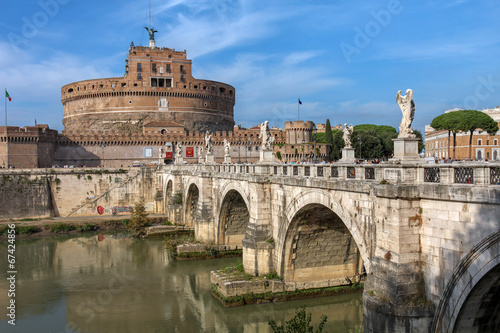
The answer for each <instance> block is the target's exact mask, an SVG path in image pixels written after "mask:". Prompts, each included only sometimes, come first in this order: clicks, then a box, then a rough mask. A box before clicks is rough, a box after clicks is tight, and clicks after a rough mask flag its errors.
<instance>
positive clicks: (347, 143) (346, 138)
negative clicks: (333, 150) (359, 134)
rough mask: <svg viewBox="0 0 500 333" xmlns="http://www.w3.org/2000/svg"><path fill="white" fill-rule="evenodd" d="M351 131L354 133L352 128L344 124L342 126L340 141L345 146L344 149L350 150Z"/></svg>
mask: <svg viewBox="0 0 500 333" xmlns="http://www.w3.org/2000/svg"><path fill="white" fill-rule="evenodd" d="M352 131H354V126H352V124H351V126H349V125H347V123H346V124H344V129H343V130H342V132H343V135H342V139H343V140H344V143H345V146H344V148H352V144H351V135H352Z"/></svg>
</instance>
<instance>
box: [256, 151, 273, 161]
mask: <svg viewBox="0 0 500 333" xmlns="http://www.w3.org/2000/svg"><path fill="white" fill-rule="evenodd" d="M258 163H261V164H268V163H275V161H274V156H273V151H272V150H271V149H264V150H261V151H260V159H259V162H258Z"/></svg>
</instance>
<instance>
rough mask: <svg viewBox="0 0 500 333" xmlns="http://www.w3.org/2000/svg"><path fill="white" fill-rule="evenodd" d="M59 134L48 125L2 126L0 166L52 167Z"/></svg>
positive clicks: (0, 131)
mask: <svg viewBox="0 0 500 333" xmlns="http://www.w3.org/2000/svg"><path fill="white" fill-rule="evenodd" d="M57 136H58V132H57V131H55V130H51V129H49V126H47V125H35V126H25V127H23V128H20V127H17V126H1V127H0V168H4V169H6V168H9V167H15V168H36V167H40V168H46V167H51V166H52V164H53V163H54V147H55V142H56V140H57Z"/></svg>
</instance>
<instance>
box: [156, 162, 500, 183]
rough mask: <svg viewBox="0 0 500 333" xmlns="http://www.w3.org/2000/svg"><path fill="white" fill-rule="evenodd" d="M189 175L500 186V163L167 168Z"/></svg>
mask: <svg viewBox="0 0 500 333" xmlns="http://www.w3.org/2000/svg"><path fill="white" fill-rule="evenodd" d="M165 168H167V169H171V170H172V171H174V170H176V171H181V172H186V173H189V174H200V173H204V172H206V173H210V174H211V175H212V176H215V177H217V175H218V174H220V175H221V176H223V177H224V178H231V177H241V176H242V175H253V176H266V177H269V176H270V177H280V178H283V177H288V178H293V177H295V178H311V179H321V180H323V181H327V182H334V181H341V180H342V181H356V180H362V181H368V182H373V183H382V184H384V183H389V184H414V185H420V184H439V185H454V184H460V185H469V184H470V185H500V163H480V162H469V163H451V164H424V165H420V164H412V165H398V164H389V163H387V164H343V163H342V164H341V163H333V164H275V165H273V164H271V165H269V164H267V165H265V164H230V165H222V164H214V165H200V164H195V165H193V164H190V165H182V166H175V165H171V166H165Z"/></svg>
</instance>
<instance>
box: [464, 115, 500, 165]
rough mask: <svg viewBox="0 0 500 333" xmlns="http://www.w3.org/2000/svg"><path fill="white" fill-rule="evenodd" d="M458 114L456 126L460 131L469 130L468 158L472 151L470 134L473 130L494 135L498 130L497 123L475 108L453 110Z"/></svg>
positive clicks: (472, 133)
mask: <svg viewBox="0 0 500 333" xmlns="http://www.w3.org/2000/svg"><path fill="white" fill-rule="evenodd" d="M454 112H456V113H459V114H460V118H461V121H460V123H459V124H458V128H459V130H460V131H462V132H470V136H469V160H470V159H471V153H472V136H473V135H474V131H475V130H479V131H480V132H482V131H486V132H487V133H488V134H489V135H494V134H495V133H496V132H497V131H498V123H497V122H496V121H494V120H493V118H491V117H490V116H488V115H487V114H486V113H484V112H481V111H477V110H462V111H454Z"/></svg>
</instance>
